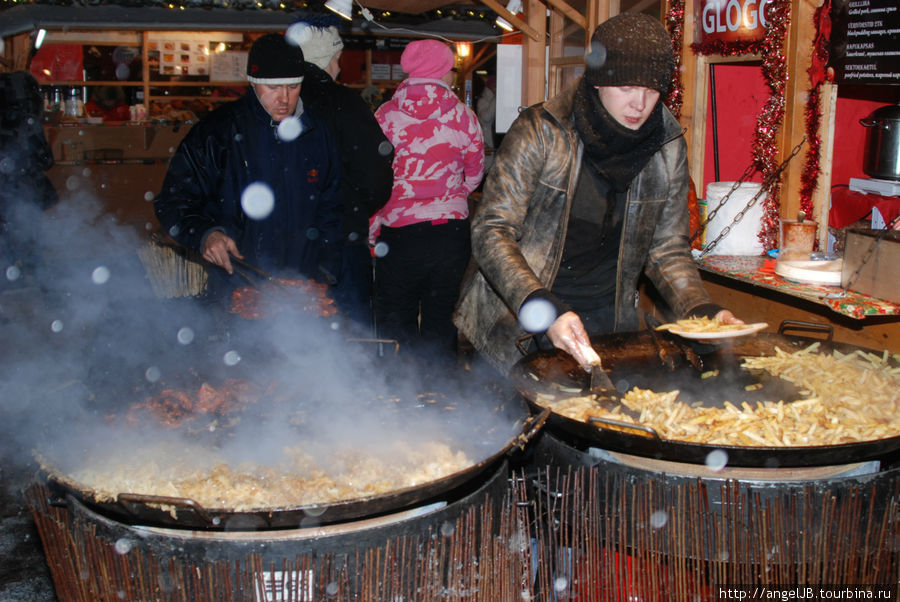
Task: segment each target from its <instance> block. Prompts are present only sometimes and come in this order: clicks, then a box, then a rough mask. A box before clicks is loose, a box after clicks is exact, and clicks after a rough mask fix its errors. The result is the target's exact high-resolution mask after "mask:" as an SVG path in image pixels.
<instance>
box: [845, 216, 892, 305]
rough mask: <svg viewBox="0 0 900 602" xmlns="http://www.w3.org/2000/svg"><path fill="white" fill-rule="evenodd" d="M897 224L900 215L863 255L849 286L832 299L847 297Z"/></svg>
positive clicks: (882, 231)
mask: <svg viewBox="0 0 900 602" xmlns="http://www.w3.org/2000/svg"><path fill="white" fill-rule="evenodd" d="M897 222H900V214H897V215H895V216H894V219H892V220H891V223H889V224H886V225H885V227H884V230H881V231H880V232H879V233H878V236H876V237H875V238H874V239H873V240H872V243H871V244H870V245H869V248H868V249H866V252H865V253H863V256H862V259H861V260H860V262H859V265H858V266H856V270H854V271H853V273H852V274H850V278H848V279H847V284H845V285H844V287H843V289H841V292H840V293H837V294H834V293H832V294H831V295H830V297H831V298H843V297H845V296H846V295H847V291H849V290H850V287H851V286H853V284H854V283H855V282H856V280H857V279H858V278H859V275H860V274H861V273H862V269H863V266H865V265H866V263H868V261H869V260H870V259H872V255H874V254H875V249H876V248H878V244H879V243H880V242H881V241H882V240H883V239H884V237H885V236H887V234H888V232H891V231H892V230H893V229H894V226H895V225H897Z"/></svg>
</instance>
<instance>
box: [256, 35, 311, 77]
mask: <svg viewBox="0 0 900 602" xmlns="http://www.w3.org/2000/svg"><path fill="white" fill-rule="evenodd" d="M303 73H304V67H303V51H302V50H300V47H299V46H297V45H294V44H290V43H289V42H288V41H287V40H286V39H285V37H284V36H283V35H281V34H280V33H267V34H266V35H264V36H262V37H261V38H259V39H257V40H256V41H255V42H253V45H252V46H251V47H250V53H249V56H248V57H247V79H248V80H250V82H251V83H254V84H267V85H270V86H284V85H292V84H299V83H300V82H302V81H303Z"/></svg>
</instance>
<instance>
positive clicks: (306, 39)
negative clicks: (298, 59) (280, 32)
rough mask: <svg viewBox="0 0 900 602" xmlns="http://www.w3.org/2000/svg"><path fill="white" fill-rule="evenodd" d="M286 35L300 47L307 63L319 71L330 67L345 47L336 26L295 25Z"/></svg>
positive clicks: (289, 28)
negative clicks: (335, 56)
mask: <svg viewBox="0 0 900 602" xmlns="http://www.w3.org/2000/svg"><path fill="white" fill-rule="evenodd" d="M284 35H285V37H286V38H288V39H289V40H291V41H292V42H293V43H294V44H297V45H298V46H300V48H301V49H302V50H303V58H304V59H305V60H306V61H307V62H310V63H312V64H313V65H315V66H316V67H318V68H319V69H325V68H326V67H328V63H330V62H331V59H332V57H333V56H334V55H335V54H337V53H338V52H339V51H340V50H341V49H342V48H343V47H344V41H343V40H341V36H340V34H339V33H338V30H337V27H334V26H330V27H316V26H314V25H310V24H308V23H294V24H293V25H291V26H290V27H288V30H287V32H285V34H284Z"/></svg>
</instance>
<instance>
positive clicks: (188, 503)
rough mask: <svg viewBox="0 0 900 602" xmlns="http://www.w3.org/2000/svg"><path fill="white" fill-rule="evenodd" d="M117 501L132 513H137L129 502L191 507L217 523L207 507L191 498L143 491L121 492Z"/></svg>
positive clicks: (211, 522)
mask: <svg viewBox="0 0 900 602" xmlns="http://www.w3.org/2000/svg"><path fill="white" fill-rule="evenodd" d="M116 501H117V502H119V503H120V504H121V505H122V506H123V507H124V508H126V509H127V510H128V511H129V512H131V513H132V514H136V513H135V512H134V510H132V509H131V506H130V505H129V504H165V505H167V506H177V507H182V508H189V509H191V510H193V511H194V512H195V513H197V515H198V516H199V517H200V518H202V519H203V520H205V521H206V522H208V523H209V524H210V525H213V524H215V521H214V520H213V519H211V518H210V517H209V514H207V512H206V509H205V508H204V507H203V506H201V505H200V504H199V503H197V502H195V501H194V500H192V499H190V498H185V497H171V496H168V495H145V494H143V493H120V494H119V495H117V496H116Z"/></svg>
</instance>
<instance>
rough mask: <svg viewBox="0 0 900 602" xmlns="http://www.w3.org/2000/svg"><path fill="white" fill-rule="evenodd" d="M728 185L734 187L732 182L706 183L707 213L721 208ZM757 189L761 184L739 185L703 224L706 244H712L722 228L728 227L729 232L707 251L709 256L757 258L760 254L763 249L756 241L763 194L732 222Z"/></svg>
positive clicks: (761, 212) (760, 243)
mask: <svg viewBox="0 0 900 602" xmlns="http://www.w3.org/2000/svg"><path fill="white" fill-rule="evenodd" d="M732 186H734V182H710V183H709V184H707V186H706V211H707V214H712V212H713V211H714V210H715V209H716V208H717V207H719V206H720V205H722V199H723V198H725V195H727V194H728V191H729V190H731V188H732ZM761 188H762V184H759V183H758V182H742V183H741V184H740V186H738V188H737V189H736V190H735V191H734V192H733V193H731V196H729V197H728V200H726V201H725V204H724V205H723V206H721V207H720V208H719V210H718V211H717V212H716V214H715V215H713V217H712V219H711V220H710V221H709V223H708V224H707V225H706V244H707V245H710V244H711V243H712V242H713V241H715V240H716V238H718V236H719V234H720V233H721V232H722V231H723V230H724V229H725V227H726V226H730V227H731V230H730V231H729V232H728V234H726V235H725V236H724V237H723V238H722V239H721V240H719V242H718V243H716V245H715V246H714V247H713V248H712V249H711V250H710V251H709V255H761V254H762V253H763V251H764V248H763V244H762V242H761V241H760V240H759V232H760V230H762V223H763V205H764V204H765V200H766V195H764V194H762V195H760V196H759V198H758V199H756V202H755V203H754V204H753V207H751V208H750V209H748V210H747V212H746V213H744V217H743V218H742V219H741V221H739V222H738V223H736V224H735V223H733V222H734V217H735V216H736V215H737V214H738V213H740V212H741V211H743V209H744V208H745V207H746V206H747V203H749V202H750V200H751V199H752V198H753V197H754V196H756V195H757V193H759V191H760V189H761Z"/></svg>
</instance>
